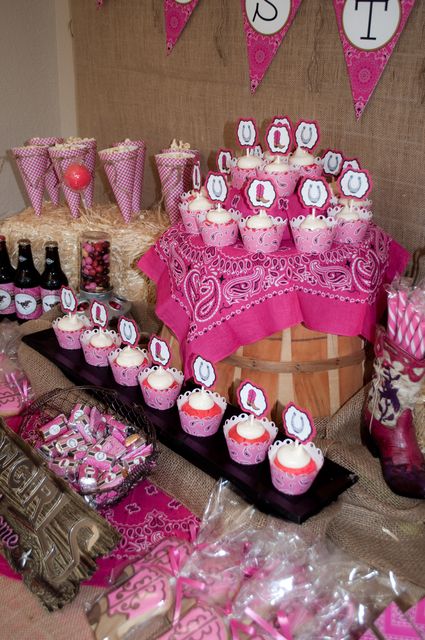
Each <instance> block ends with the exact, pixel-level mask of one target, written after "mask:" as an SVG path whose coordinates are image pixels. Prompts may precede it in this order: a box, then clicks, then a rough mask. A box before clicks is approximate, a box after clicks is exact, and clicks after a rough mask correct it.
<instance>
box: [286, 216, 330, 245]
mask: <svg viewBox="0 0 425 640" xmlns="http://www.w3.org/2000/svg"><path fill="white" fill-rule="evenodd" d="M317 217H318V218H320V219H321V220H322V219H323V220H324V221H325V223H326V228H325V229H314V230H310V229H301V227H300V225H301V224H302V223H303V222H304V220H305V216H298V217H297V218H292V220H290V225H291V230H292V236H293V238H294V242H295V246H296V248H297V249H298V251H300V252H301V253H323V252H324V251H328V249H330V248H331V246H332V242H333V241H334V237H335V230H336V220H335V218H325V217H324V216H317Z"/></svg>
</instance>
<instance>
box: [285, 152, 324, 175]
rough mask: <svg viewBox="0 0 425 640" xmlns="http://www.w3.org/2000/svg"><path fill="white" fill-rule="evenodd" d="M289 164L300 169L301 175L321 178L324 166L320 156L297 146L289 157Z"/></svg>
mask: <svg viewBox="0 0 425 640" xmlns="http://www.w3.org/2000/svg"><path fill="white" fill-rule="evenodd" d="M289 166H290V167H294V168H296V169H298V171H299V174H300V176H301V177H303V176H305V177H309V178H320V176H321V175H322V173H323V166H322V163H321V159H320V158H316V157H315V156H314V155H313V154H311V153H310V152H309V151H307V149H304V148H303V147H297V148H296V149H295V151H294V152H293V153H291V155H290V157H289Z"/></svg>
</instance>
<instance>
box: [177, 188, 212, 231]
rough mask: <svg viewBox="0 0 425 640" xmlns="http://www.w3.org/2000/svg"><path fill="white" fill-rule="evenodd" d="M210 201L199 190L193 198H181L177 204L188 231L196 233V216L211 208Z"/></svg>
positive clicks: (197, 228) (197, 227) (197, 229)
mask: <svg viewBox="0 0 425 640" xmlns="http://www.w3.org/2000/svg"><path fill="white" fill-rule="evenodd" d="M211 207H212V202H211V200H210V199H209V198H207V197H206V196H205V195H203V194H202V193H201V192H200V191H198V192H196V195H195V196H194V197H193V198H188V199H185V200H184V199H183V198H182V202H180V204H179V210H180V215H181V217H182V220H183V224H184V227H185V229H186V231H187V232H188V233H192V234H198V233H199V226H198V216H199V215H200V214H202V213H206V212H208V211H210V210H211Z"/></svg>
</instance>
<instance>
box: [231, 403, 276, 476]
mask: <svg viewBox="0 0 425 640" xmlns="http://www.w3.org/2000/svg"><path fill="white" fill-rule="evenodd" d="M249 417H250V416H248V415H247V414H246V413H241V414H240V415H238V416H232V417H231V418H229V419H228V420H226V422H225V423H224V427H223V431H224V437H225V438H226V444H227V448H228V450H229V456H230V457H231V458H232V460H233V461H234V462H238V463H239V464H260V462H263V460H265V459H266V457H267V451H268V449H269V446H270V445H271V443H272V442H273V440H274V439H275V438H276V436H277V427H276V425H275V424H274V422H271V421H270V420H267V418H261V419H258V418H255V419H256V420H259V422H261V423H262V424H263V426H264V428H265V429H266V430H267V431H268V433H269V436H270V438H269V440H267V441H266V442H256V443H253V444H250V443H247V442H237V441H236V440H233V438H232V437H231V436H229V431H230V430H231V429H232V427H234V426H235V425H236V424H238V422H242V421H244V420H248V419H249Z"/></svg>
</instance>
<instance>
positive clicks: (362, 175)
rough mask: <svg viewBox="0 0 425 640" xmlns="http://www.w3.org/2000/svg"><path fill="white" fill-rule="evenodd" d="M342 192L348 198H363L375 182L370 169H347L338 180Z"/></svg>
mask: <svg viewBox="0 0 425 640" xmlns="http://www.w3.org/2000/svg"><path fill="white" fill-rule="evenodd" d="M338 184H339V188H340V189H341V193H343V195H344V196H345V197H346V198H350V199H353V200H363V198H365V197H366V196H367V195H368V194H369V193H370V191H371V189H372V186H373V183H372V178H371V177H370V174H369V171H366V169H362V170H361V171H358V170H356V169H350V168H348V169H345V170H344V171H343V172H342V173H341V175H340V177H339V180H338Z"/></svg>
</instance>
